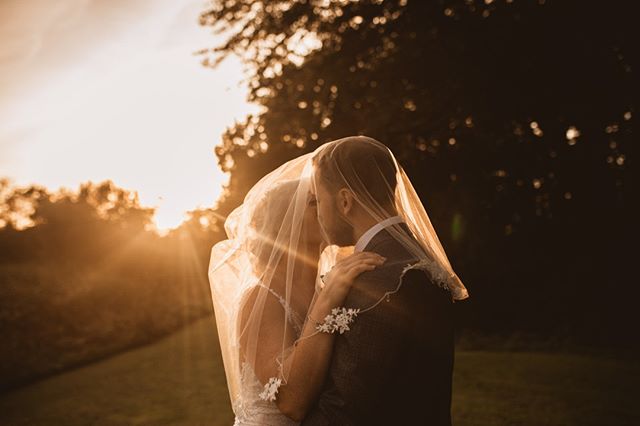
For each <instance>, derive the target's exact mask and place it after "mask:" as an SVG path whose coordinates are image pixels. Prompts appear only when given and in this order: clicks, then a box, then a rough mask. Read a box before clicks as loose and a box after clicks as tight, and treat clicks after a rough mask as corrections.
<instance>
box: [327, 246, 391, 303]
mask: <svg viewBox="0 0 640 426" xmlns="http://www.w3.org/2000/svg"><path fill="white" fill-rule="evenodd" d="M385 260H386V258H384V257H382V256H380V255H379V254H377V253H373V252H359V253H354V254H351V255H349V256H347V257H345V258H344V259H342V260H340V261H338V262H337V263H336V264H335V266H334V267H333V268H332V269H331V271H329V273H327V274H326V275H325V276H324V277H323V281H324V288H323V290H322V293H321V294H322V297H323V298H324V299H325V301H326V302H327V303H329V304H330V305H331V306H337V305H340V304H342V302H343V301H344V299H345V298H346V297H347V294H348V293H349V289H350V288H351V285H352V284H353V282H354V281H355V279H356V278H357V277H358V276H359V275H360V274H361V273H363V272H366V271H371V270H373V269H375V268H376V267H378V266H380V265H382V264H383V263H384V262H385Z"/></svg>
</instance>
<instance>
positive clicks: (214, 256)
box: [209, 136, 468, 426]
mask: <svg viewBox="0 0 640 426" xmlns="http://www.w3.org/2000/svg"><path fill="white" fill-rule="evenodd" d="M225 231H226V233H227V236H228V239H227V240H224V241H221V242H219V243H218V244H216V245H215V246H214V247H213V248H212V252H211V261H210V264H209V281H210V284H211V290H212V298H213V304H214V310H215V317H216V324H217V328H218V336H219V339H220V346H221V349H222V356H223V361H224V367H225V372H226V377H227V385H228V387H229V394H230V397H231V403H232V408H233V411H234V413H235V425H238V426H246V425H262V426H269V425H274V426H279V425H304V426H319V425H449V424H451V414H450V412H451V391H452V389H451V381H452V372H453V359H454V346H453V343H454V342H453V323H454V321H453V316H452V304H453V302H454V301H456V300H461V299H465V298H467V297H468V293H467V290H466V288H465V287H464V285H463V284H462V282H461V281H460V279H459V278H458V277H457V275H456V274H455V272H454V271H453V270H452V268H451V265H450V264H449V261H448V259H447V256H446V254H445V252H444V250H443V248H442V245H441V244H440V241H439V239H438V237H437V235H436V233H435V231H434V229H433V227H432V225H431V222H430V220H429V217H428V215H427V213H426V211H425V209H424V206H423V205H422V203H421V201H420V199H419V198H418V196H417V194H416V192H415V190H414V189H413V186H412V185H411V182H410V181H409V179H408V177H407V175H406V174H405V172H404V170H403V169H402V167H401V166H400V165H399V164H398V162H397V161H396V159H395V157H394V156H393V154H392V153H391V151H390V150H389V149H388V148H387V147H386V146H385V145H384V144H382V143H380V142H378V141H376V140H375V139H372V138H369V137H365V136H353V137H347V138H343V139H339V140H336V141H333V142H330V143H327V144H324V145H322V146H320V147H319V148H318V149H316V151H314V152H312V153H309V154H306V155H303V156H301V157H298V158H295V159H293V160H291V161H289V162H287V163H285V164H284V165H282V166H280V167H279V168H277V169H276V170H274V171H272V172H271V173H269V174H267V175H266V176H264V177H263V178H262V179H261V180H260V181H259V182H258V183H257V184H256V185H255V186H254V187H253V188H252V189H251V190H250V191H249V192H248V194H247V196H246V197H245V199H244V202H243V204H242V205H241V206H239V207H238V208H236V209H235V210H234V211H233V212H232V213H231V214H230V215H229V217H228V218H227V220H226V222H225Z"/></svg>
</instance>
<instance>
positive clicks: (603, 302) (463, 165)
mask: <svg viewBox="0 0 640 426" xmlns="http://www.w3.org/2000/svg"><path fill="white" fill-rule="evenodd" d="M631 16H633V15H632V14H631V12H630V10H629V6H628V5H627V4H625V3H622V2H620V3H618V2H613V3H606V4H604V3H598V2H575V1H552V0H550V1H543V0H539V1H529V0H520V1H518V0H514V1H509V0H508V1H497V0H496V1H477V0H458V1H455V0H454V1H448V0H439V1H417V0H397V1H395V0H394V1H386V0H385V1H377V0H362V1H348V0H343V1H325V0H297V1H290V0H289V1H249V0H226V1H222V0H220V1H213V2H212V5H211V7H210V8H209V9H207V10H205V11H203V13H202V14H201V20H200V22H201V24H202V25H205V26H210V27H211V28H212V29H213V30H214V31H215V32H217V33H220V34H225V35H226V37H227V38H226V41H225V42H224V43H222V44H221V45H219V46H214V47H213V48H212V49H210V50H205V51H202V52H200V53H201V54H202V55H203V63H204V64H205V65H207V66H212V67H215V65H216V64H217V63H218V62H219V61H220V60H222V59H223V58H224V57H225V56H226V55H229V54H236V55H239V56H240V57H242V58H243V60H244V61H245V64H246V65H247V70H248V73H249V79H248V84H249V88H250V95H249V100H250V101H252V102H255V103H257V104H259V105H261V106H262V107H263V112H262V113H261V114H258V115H255V116H249V117H247V119H246V120H245V121H243V122H240V123H236V124H235V125H234V126H232V127H230V128H229V129H228V130H227V132H226V133H225V134H224V136H223V140H222V142H221V144H220V145H219V146H217V148H216V153H217V155H218V157H219V160H220V164H221V167H222V168H223V169H224V170H225V171H229V172H230V173H231V179H230V183H229V185H228V187H227V191H226V196H225V198H224V199H223V200H222V201H221V203H220V209H219V212H220V213H223V214H225V213H227V212H228V211H230V210H231V209H232V208H233V207H234V206H235V205H237V204H238V203H239V202H240V201H241V199H242V197H243V196H244V194H245V193H246V191H247V190H248V188H249V187H250V186H251V185H252V184H253V183H254V182H256V181H257V180H258V179H259V178H260V177H261V176H262V175H264V174H265V173H267V172H268V171H270V170H272V169H274V168H275V167H277V166H278V165H280V164H282V163H283V162H284V161H287V160H289V159H290V158H293V157H295V156H297V155H300V154H302V153H306V152H309V151H310V150H313V149H315V148H316V147H317V146H319V145H320V144H322V143H324V142H327V141H330V140H333V139H337V138H340V137H344V136H347V135H353V134H366V135H369V136H372V137H374V138H376V139H378V140H380V141H382V142H384V143H385V144H387V145H388V146H389V148H390V149H391V150H392V151H393V152H394V153H395V155H396V156H397V157H398V158H399V160H400V162H401V163H402V164H403V166H404V167H405V168H406V169H407V172H408V174H409V176H410V177H411V178H412V180H413V181H414V183H415V186H416V189H417V190H418V192H419V194H420V195H421V197H422V199H423V202H424V203H425V205H426V207H427V209H428V211H429V214H430V215H431V217H432V220H433V222H434V224H435V226H436V229H437V230H438V232H439V235H440V236H441V239H442V240H443V244H444V245H445V248H446V249H447V251H448V252H449V253H450V254H451V257H452V263H453V264H454V267H456V269H457V270H459V271H460V275H461V276H462V277H463V279H464V280H465V281H466V282H467V283H468V286H469V288H470V290H471V293H472V295H474V296H475V297H474V299H475V302H473V303H471V304H470V306H469V307H465V309H467V311H465V315H464V316H465V320H464V321H465V324H470V323H471V322H473V323H474V324H475V325H476V326H479V327H486V328H490V329H505V328H507V329H508V328H510V327H520V328H524V329H533V330H538V331H540V330H543V331H549V330H556V331H557V330H570V332H571V333H574V334H576V333H577V334H579V333H583V334H584V336H583V337H585V336H586V338H588V339H590V340H607V341H609V340H613V339H615V338H617V337H620V336H621V335H623V334H624V331H619V329H618V331H615V330H614V327H613V326H614V324H617V323H619V322H623V321H624V320H627V319H628V315H630V311H631V309H630V307H623V308H620V306H619V305H618V301H617V300H616V299H615V298H613V297H611V298H604V299H603V298H602V297H601V295H602V292H603V291H611V290H606V289H611V288H613V286H615V287H616V288H617V289H618V290H616V291H620V287H619V286H623V290H622V291H623V292H631V291H632V290H633V289H632V288H631V284H630V282H631V280H629V277H630V275H629V273H628V269H627V267H626V265H627V263H626V262H627V259H628V256H629V255H628V252H626V251H625V250H624V249H622V247H623V246H624V244H625V242H626V240H625V238H627V237H626V236H627V235H628V232H627V230H626V227H627V226H628V224H629V223H630V213H629V207H628V204H629V202H630V192H629V191H630V186H631V182H630V178H629V173H630V172H629V170H630V169H629V164H630V163H631V162H632V161H633V159H632V158H630V156H631V152H630V143H631V137H632V134H631V123H632V120H633V114H634V113H635V112H634V105H633V102H632V97H631V92H632V91H631V82H632V75H633V72H632V67H631V63H630V60H629V55H630V54H631V49H632V48H633V45H632V37H631V28H632V24H631V22H630V17H631ZM594 310H596V311H598V312H601V313H602V314H603V316H604V317H606V318H605V319H602V318H600V317H596V316H591V314H590V313H591V312H593V311H594Z"/></svg>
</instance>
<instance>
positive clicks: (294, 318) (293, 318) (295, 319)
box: [258, 283, 304, 336]
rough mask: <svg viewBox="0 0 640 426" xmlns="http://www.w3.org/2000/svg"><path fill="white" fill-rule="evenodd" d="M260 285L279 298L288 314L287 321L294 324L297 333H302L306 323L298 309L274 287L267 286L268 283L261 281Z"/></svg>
mask: <svg viewBox="0 0 640 426" xmlns="http://www.w3.org/2000/svg"><path fill="white" fill-rule="evenodd" d="M258 285H259V286H260V287H262V288H266V289H267V290H269V293H271V294H272V295H274V296H275V297H276V299H278V300H279V301H280V305H282V308H283V309H284V312H285V315H286V316H287V321H289V324H291V325H292V326H293V328H295V329H296V333H297V334H298V336H299V335H300V333H302V326H303V325H304V320H303V319H302V317H300V315H298V313H297V312H296V311H294V310H293V309H292V308H291V306H289V304H288V303H287V301H286V300H285V299H284V297H282V296H280V295H279V294H278V293H276V292H275V291H274V290H273V289H272V288H269V287H267V286H266V285H264V284H262V283H260V284H258Z"/></svg>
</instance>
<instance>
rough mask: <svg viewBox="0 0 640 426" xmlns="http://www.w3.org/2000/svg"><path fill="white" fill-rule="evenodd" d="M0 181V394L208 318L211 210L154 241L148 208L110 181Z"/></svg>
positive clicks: (198, 213) (216, 234)
mask: <svg viewBox="0 0 640 426" xmlns="http://www.w3.org/2000/svg"><path fill="white" fill-rule="evenodd" d="M0 184H1V186H0V194H1V196H2V199H1V200H0V201H2V203H1V205H2V207H0V209H1V210H0V221H2V224H3V225H4V227H3V228H1V229H0V336H2V351H0V380H1V381H0V390H2V389H8V388H10V387H13V386H16V385H19V384H21V383H25V382H27V381H29V380H32V379H34V378H37V377H41V376H42V375H46V374H50V373H52V372H55V371H60V370H62V369H65V368H68V367H70V366H74V365H78V364H81V363H84V362H87V361H92V360H95V359H98V358H101V357H104V356H107V355H111V354H113V353H114V352H118V351H121V350H123V349H126V348H129V347H131V346H135V345H140V344H143V343H146V342H150V341H152V340H154V339H156V338H157V337H159V336H161V335H164V334H167V333H169V332H171V331H174V330H176V329H177V328H179V327H181V326H182V325H184V324H186V323H189V322H191V321H193V320H194V319H197V318H200V317H202V316H203V315H210V314H211V312H212V308H211V300H210V293H209V285H208V280H207V264H208V262H209V251H210V248H211V245H212V244H213V242H214V241H215V240H217V239H219V237H220V233H219V231H217V230H216V229H217V228H215V226H214V225H213V224H212V222H210V221H209V219H208V217H209V215H210V211H207V210H198V211H192V212H191V214H190V219H189V220H188V221H187V222H185V223H184V224H183V225H182V226H181V227H180V228H178V229H176V230H174V231H172V232H170V233H169V234H168V235H166V236H164V237H160V236H159V235H157V234H156V233H155V232H153V231H152V230H151V228H150V223H151V222H150V221H151V216H152V214H153V210H152V209H148V208H143V207H141V206H140V205H139V203H138V200H137V196H136V194H134V193H131V192H129V191H126V190H123V189H120V188H117V187H115V186H114V185H113V184H112V183H111V182H103V183H100V184H91V183H87V184H84V185H82V186H81V188H80V190H79V191H78V192H75V193H72V192H59V193H55V194H51V193H49V192H47V190H46V189H44V188H39V187H28V188H15V187H12V186H11V185H10V184H9V182H8V180H6V179H5V180H2V181H0ZM27 224H28V225H29V226H28V227H26V228H24V226H26V225H27ZM16 228H20V229H16ZM212 333H214V331H213V330H212Z"/></svg>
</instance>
